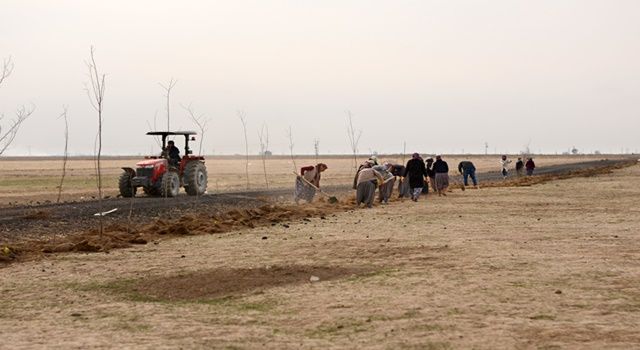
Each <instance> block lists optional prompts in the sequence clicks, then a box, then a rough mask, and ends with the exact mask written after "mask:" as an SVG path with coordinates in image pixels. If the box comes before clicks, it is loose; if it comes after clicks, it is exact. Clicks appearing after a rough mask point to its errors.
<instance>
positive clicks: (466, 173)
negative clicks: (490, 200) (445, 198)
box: [462, 170, 478, 186]
mask: <svg viewBox="0 0 640 350" xmlns="http://www.w3.org/2000/svg"><path fill="white" fill-rule="evenodd" d="M462 176H463V177H464V185H465V186H468V185H469V181H468V180H469V177H471V181H473V185H474V186H478V179H476V171H475V170H465V171H464V173H463V174H462Z"/></svg>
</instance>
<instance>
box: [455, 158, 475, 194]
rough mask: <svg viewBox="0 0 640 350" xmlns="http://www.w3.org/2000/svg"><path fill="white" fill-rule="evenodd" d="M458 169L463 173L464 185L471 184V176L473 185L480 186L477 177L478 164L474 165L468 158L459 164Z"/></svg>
mask: <svg viewBox="0 0 640 350" xmlns="http://www.w3.org/2000/svg"><path fill="white" fill-rule="evenodd" d="M458 171H459V172H460V174H462V177H463V180H464V185H465V186H468V185H469V177H471V181H472V182H473V186H475V187H476V188H478V180H477V179H476V166H475V165H473V163H472V162H470V161H468V160H463V161H462V162H460V164H458Z"/></svg>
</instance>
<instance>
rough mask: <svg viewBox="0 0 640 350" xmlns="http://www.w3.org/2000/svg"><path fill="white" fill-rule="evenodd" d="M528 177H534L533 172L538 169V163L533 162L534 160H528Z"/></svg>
mask: <svg viewBox="0 0 640 350" xmlns="http://www.w3.org/2000/svg"><path fill="white" fill-rule="evenodd" d="M526 167H527V176H531V175H533V171H534V170H535V169H536V163H534V162H533V158H529V159H527V164H526Z"/></svg>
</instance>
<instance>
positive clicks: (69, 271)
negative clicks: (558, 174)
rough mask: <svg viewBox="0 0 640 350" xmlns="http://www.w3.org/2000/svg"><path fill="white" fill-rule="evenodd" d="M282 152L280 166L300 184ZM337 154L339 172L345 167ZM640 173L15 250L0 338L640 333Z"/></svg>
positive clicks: (508, 343) (36, 342)
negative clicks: (136, 240) (213, 229)
mask: <svg viewBox="0 0 640 350" xmlns="http://www.w3.org/2000/svg"><path fill="white" fill-rule="evenodd" d="M537 160H538V165H539V166H542V165H545V163H544V160H543V158H542V157H541V158H539V159H537ZM278 161H279V162H282V164H283V166H277V167H276V166H275V163H273V165H274V166H273V169H274V172H273V174H274V175H273V176H274V177H275V178H278V177H279V175H277V174H278V173H277V172H276V171H279V172H280V173H279V174H281V175H280V176H281V177H282V178H283V179H284V178H285V177H286V178H287V180H286V181H283V182H282V186H284V185H285V184H290V178H289V177H288V175H286V174H287V171H286V170H287V169H286V167H285V166H284V165H286V163H287V160H284V159H281V160H278ZM448 161H449V164H450V166H452V167H453V166H454V165H455V164H457V160H455V159H453V157H452V158H449V159H448ZM474 161H475V162H476V164H477V165H478V168H479V170H480V171H486V170H494V168H497V166H496V165H495V159H493V158H492V159H487V160H486V161H487V162H486V163H484V162H483V161H482V160H475V159H474ZM549 161H550V162H551V161H553V159H549ZM3 162H4V161H3ZM274 162H275V160H274ZM343 162H345V163H344V164H345V165H343V166H342V167H343V168H344V169H345V173H344V176H345V178H344V179H341V178H340V177H341V176H342V175H338V176H336V179H335V180H333V181H336V183H340V182H344V181H345V180H349V179H350V176H349V175H348V172H346V171H348V168H349V164H350V163H349V161H348V160H343ZM558 162H566V159H565V160H558ZM212 163H213V162H212ZM254 163H256V161H254ZM300 163H304V162H303V161H300ZM300 163H299V164H300ZM89 164H90V163H89ZM120 164H122V162H120V161H118V164H117V165H118V166H119V165H120ZM214 164H215V163H214ZM234 164H237V163H234ZM239 164H240V165H239V166H241V165H242V163H241V162H240V163H239ZM329 164H330V167H331V166H332V165H331V164H332V163H331V162H329ZM336 164H338V163H337V162H336ZM117 165H115V164H114V165H113V166H112V167H113V169H116V166H117ZM2 166H3V170H7V169H10V167H8V166H7V163H6V162H5V163H3V164H2ZM256 167H257V166H256V165H254V167H253V168H252V169H254V170H253V171H254V172H255V174H256V175H255V179H254V178H252V182H253V183H255V184H258V183H259V181H260V178H259V171H261V168H257V170H256ZM289 167H291V165H289ZM78 168H79V166H78ZM213 168H214V167H213V166H211V165H210V169H213ZM230 168H232V167H231V166H229V168H223V167H220V169H225V171H229V173H232V174H233V175H229V179H231V178H233V177H237V176H238V175H237V174H238V173H241V171H240V172H238V171H237V169H235V170H231V169H230ZM291 168H292V167H291ZM490 168H491V169H490ZM38 169H40V170H42V165H38ZM86 169H87V171H88V173H90V172H91V166H87V168H86ZM276 169H278V170H276ZM332 169H336V170H337V169H340V166H339V165H334V166H333V167H332ZM51 171H52V172H53V171H54V167H53V166H52V168H51ZM214 171H215V170H213V171H212V173H213V172H214ZM5 173H6V171H3V174H5ZM113 174H114V175H115V172H114V173H113ZM328 174H331V173H328ZM335 174H343V173H342V172H338V171H336V173H335ZM3 176H5V175H3ZM332 176H333V175H332ZM639 176H640V167H639V166H637V165H636V166H632V167H627V168H624V169H619V170H616V171H614V172H613V173H611V174H606V175H598V176H592V177H576V178H570V179H565V180H557V181H551V182H547V183H544V184H537V185H533V186H523V187H495V188H485V189H482V190H469V191H464V192H462V191H454V192H452V193H450V194H449V196H447V197H437V196H436V197H434V196H429V197H426V198H423V200H421V201H420V202H418V203H412V202H409V201H407V202H400V201H396V202H393V203H391V204H390V205H388V206H377V207H375V208H374V209H371V210H349V211H346V212H339V211H336V212H334V213H331V214H327V215H325V216H320V217H317V216H314V217H310V218H304V219H295V220H294V219H292V220H290V221H284V222H281V221H279V222H274V223H273V224H272V225H267V226H259V227H257V228H253V229H251V228H244V229H241V230H232V231H230V232H226V233H215V234H204V235H195V236H189V235H187V236H184V237H180V238H171V239H158V240H156V241H155V242H150V243H149V244H146V245H139V246H135V247H133V248H128V249H119V250H111V251H109V252H108V254H107V253H92V254H78V253H68V254H56V255H50V256H46V257H44V258H42V259H36V260H33V261H27V262H21V263H15V264H11V265H8V266H7V267H5V268H2V269H0V293H1V295H2V300H3V303H2V312H0V336H1V337H2V343H1V344H2V345H1V346H0V347H8V348H12V349H20V348H44V347H46V348H65V349H67V348H221V349H244V348H272V349H282V348H314V349H315V348H371V349H396V348H406V349H458V348H465V349H466V348H477V349H585V348H591V349H602V348H619V349H629V348H637V347H638V346H640V332H638V324H640V286H639V285H638V283H637V282H638V281H639V280H640V248H639V246H638V238H639V235H640V232H639V229H640V215H639V214H640V208H639V206H638V204H637V200H638V198H639V196H640V187H639V186H638V177H639ZM85 177H86V176H85ZM220 178H223V176H220ZM233 181H237V179H235V178H234V180H233ZM233 181H231V180H229V183H230V185H228V186H229V188H233V185H231V183H239V184H241V183H242V181H239V182H233ZM331 181H332V180H331V178H330V177H329V176H327V182H331ZM277 183H278V182H277V181H275V180H274V184H277ZM238 186H241V185H238ZM274 186H276V185H274ZM309 209H310V210H315V209H314V206H313V205H312V206H309Z"/></svg>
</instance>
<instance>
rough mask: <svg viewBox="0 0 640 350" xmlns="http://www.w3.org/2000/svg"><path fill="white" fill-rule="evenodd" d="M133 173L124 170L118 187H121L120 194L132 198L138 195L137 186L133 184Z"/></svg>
mask: <svg viewBox="0 0 640 350" xmlns="http://www.w3.org/2000/svg"><path fill="white" fill-rule="evenodd" d="M132 178H133V176H131V173H130V172H128V171H124V172H123V173H122V175H120V179H119V180H118V187H119V188H120V195H121V196H122V197H124V198H131V197H133V196H135V195H136V190H137V189H136V188H135V187H133V186H132V185H131V179H132Z"/></svg>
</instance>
